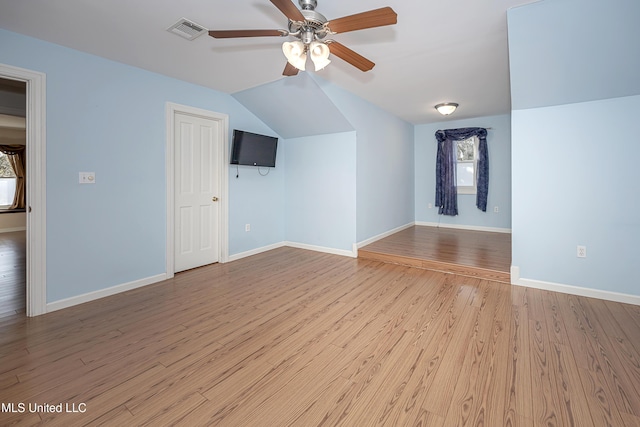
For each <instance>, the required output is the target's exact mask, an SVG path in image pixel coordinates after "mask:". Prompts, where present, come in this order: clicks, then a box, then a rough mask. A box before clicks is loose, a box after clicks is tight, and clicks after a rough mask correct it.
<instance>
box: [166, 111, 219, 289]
mask: <svg viewBox="0 0 640 427" xmlns="http://www.w3.org/2000/svg"><path fill="white" fill-rule="evenodd" d="M177 113H182V114H187V115H191V116H196V117H202V118H205V119H210V120H215V121H217V122H219V124H220V126H219V127H218V129H219V135H218V138H219V141H221V142H222V143H221V144H220V145H221V147H219V151H218V164H217V165H216V169H217V171H218V179H219V180H220V181H219V182H220V196H219V199H220V204H221V206H220V218H219V221H218V224H219V228H218V236H219V248H218V253H219V260H218V262H220V263H224V262H227V261H228V259H229V233H228V230H229V215H228V212H229V197H228V194H229V179H228V178H229V162H228V159H229V116H228V115H226V114H221V113H215V112H213V111H208V110H202V109H200V108H195V107H189V106H187V105H180V104H175V103H173V102H167V108H166V114H167V119H166V121H167V142H166V154H165V157H166V159H167V164H166V169H167V254H166V269H167V270H166V271H167V279H170V278H172V277H173V276H174V274H175V262H174V261H175V260H174V255H175V242H174V236H175V224H174V222H175V211H174V209H175V152H174V148H175V117H176V114H177Z"/></svg>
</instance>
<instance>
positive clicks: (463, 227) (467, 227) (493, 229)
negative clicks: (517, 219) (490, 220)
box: [416, 221, 511, 233]
mask: <svg viewBox="0 0 640 427" xmlns="http://www.w3.org/2000/svg"><path fill="white" fill-rule="evenodd" d="M416 225H424V226H426V227H440V228H456V229H459V230H471V231H489V232H491V233H511V229H510V228H499V227H483V226H480V225H461V224H442V223H437V222H425V221H416Z"/></svg>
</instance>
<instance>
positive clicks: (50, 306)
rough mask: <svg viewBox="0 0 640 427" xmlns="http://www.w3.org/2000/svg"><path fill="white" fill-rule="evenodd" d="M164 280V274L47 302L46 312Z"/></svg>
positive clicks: (165, 276)
mask: <svg viewBox="0 0 640 427" xmlns="http://www.w3.org/2000/svg"><path fill="white" fill-rule="evenodd" d="M166 278H167V275H166V274H165V273H162V274H158V275H156V276H151V277H147V278H144V279H139V280H134V281H133V282H129V283H123V284H121V285H116V286H112V287H110V288H106V289H100V290H98V291H94V292H88V293H86V294H82V295H78V296H75V297H70V298H65V299H61V300H58V301H54V302H49V303H47V311H46V312H47V313H50V312H52V311H56V310H61V309H63V308H68V307H72V306H74V305H78V304H83V303H85V302H89V301H94V300H97V299H100V298H104V297H108V296H111V295H115V294H119V293H122V292H126V291H130V290H133V289H137V288H141V287H143V286H147V285H151V284H153V283H157V282H161V281H163V280H166Z"/></svg>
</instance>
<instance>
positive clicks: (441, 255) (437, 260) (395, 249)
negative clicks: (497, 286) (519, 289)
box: [358, 225, 511, 283]
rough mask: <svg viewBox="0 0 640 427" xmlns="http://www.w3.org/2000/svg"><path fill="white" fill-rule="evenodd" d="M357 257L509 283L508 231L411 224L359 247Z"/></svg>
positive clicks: (509, 240)
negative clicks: (498, 231)
mask: <svg viewBox="0 0 640 427" xmlns="http://www.w3.org/2000/svg"><path fill="white" fill-rule="evenodd" d="M358 257H359V258H364V259H372V260H376V261H384V262H390V263H395V264H402V265H409V266H413V267H419V268H427V269H430V270H435V271H442V272H445V273H454V274H460V275H464V276H471V277H479V278H483V279H489V280H495V281H499V282H505V283H511V277H510V276H511V274H510V268H511V234H509V233H492V232H486V231H472V230H460V229H453V228H444V227H442V228H440V227H426V226H419V225H417V226H413V227H409V228H407V229H404V230H402V231H399V232H398V233H395V234H392V235H391V236H388V237H386V238H384V239H381V240H378V241H376V242H373V243H371V244H369V245H367V246H365V247H363V248H360V249H359V250H358Z"/></svg>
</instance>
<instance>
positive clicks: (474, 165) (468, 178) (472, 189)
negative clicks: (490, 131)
mask: <svg viewBox="0 0 640 427" xmlns="http://www.w3.org/2000/svg"><path fill="white" fill-rule="evenodd" d="M478 142H479V140H478V137H477V136H472V137H471V138H467V139H463V140H462V141H457V143H456V186H457V187H458V194H476V192H477V188H478V187H477V184H478V179H477V173H476V171H477V170H478Z"/></svg>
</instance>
